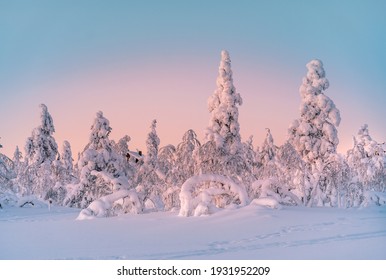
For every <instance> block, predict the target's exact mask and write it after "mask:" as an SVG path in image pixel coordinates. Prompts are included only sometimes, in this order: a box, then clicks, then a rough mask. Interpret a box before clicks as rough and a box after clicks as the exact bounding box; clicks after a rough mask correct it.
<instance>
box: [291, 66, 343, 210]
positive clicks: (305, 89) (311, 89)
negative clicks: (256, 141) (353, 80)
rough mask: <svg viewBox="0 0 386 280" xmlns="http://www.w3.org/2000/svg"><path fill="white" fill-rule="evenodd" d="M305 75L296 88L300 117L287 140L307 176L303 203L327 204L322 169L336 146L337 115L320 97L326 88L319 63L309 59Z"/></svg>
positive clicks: (327, 188) (326, 97)
mask: <svg viewBox="0 0 386 280" xmlns="http://www.w3.org/2000/svg"><path fill="white" fill-rule="evenodd" d="M307 69H308V72H307V75H306V77H304V78H303V83H302V85H301V87H300V95H301V98H302V101H301V106H300V115H301V116H300V118H299V119H298V120H296V121H294V122H293V123H292V124H291V126H290V128H289V141H290V143H291V144H292V145H293V146H294V147H295V149H296V150H297V152H298V153H299V154H300V155H301V157H302V158H303V160H304V162H305V164H306V166H307V169H308V171H309V174H310V177H309V178H308V183H306V188H305V190H304V191H305V194H304V199H305V201H304V203H305V204H307V205H309V206H311V205H314V204H317V205H325V204H331V200H330V195H331V190H330V186H328V185H326V183H327V182H328V180H326V178H325V174H323V170H324V169H325V167H326V165H327V164H328V163H329V160H330V158H331V156H334V155H335V154H336V148H337V145H338V143H339V140H338V133H337V129H336V127H337V126H338V125H339V123H340V113H339V110H338V109H337V108H336V107H335V104H334V102H333V101H332V100H331V99H330V98H329V97H328V96H326V95H325V94H324V91H325V90H326V89H327V88H328V87H329V82H328V80H327V78H326V77H325V71H324V68H323V63H322V62H321V61H320V60H312V61H310V62H309V63H308V64H307Z"/></svg>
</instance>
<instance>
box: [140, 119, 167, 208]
mask: <svg viewBox="0 0 386 280" xmlns="http://www.w3.org/2000/svg"><path fill="white" fill-rule="evenodd" d="M156 126H157V121H156V120H153V121H152V124H151V126H150V132H149V134H148V135H147V139H146V148H147V154H146V155H145V157H144V161H143V164H142V165H141V166H140V168H139V170H138V173H137V180H136V182H137V188H136V190H137V192H138V193H139V197H140V200H141V202H142V203H143V205H144V207H145V208H146V209H148V210H163V209H164V204H163V201H162V193H163V191H164V188H163V183H162V178H163V177H164V174H162V172H160V170H159V167H158V150H159V144H160V139H159V137H158V135H157V131H156Z"/></svg>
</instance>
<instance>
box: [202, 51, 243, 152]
mask: <svg viewBox="0 0 386 280" xmlns="http://www.w3.org/2000/svg"><path fill="white" fill-rule="evenodd" d="M232 75H233V74H232V69H231V59H230V57H229V53H228V52H227V51H222V52H221V62H220V66H219V71H218V77H217V88H216V90H215V91H214V93H213V95H212V96H211V97H210V98H209V100H208V109H209V112H210V114H211V117H210V121H209V127H208V128H207V130H206V139H207V140H209V141H214V142H215V144H216V147H217V148H220V149H223V150H224V152H225V153H226V154H231V155H234V154H236V153H237V152H239V151H240V149H241V137H240V125H239V122H238V118H239V111H238V107H237V106H238V105H241V104H242V99H241V96H240V94H239V93H237V92H236V88H235V87H234V85H233V77H232Z"/></svg>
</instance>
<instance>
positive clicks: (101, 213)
mask: <svg viewBox="0 0 386 280" xmlns="http://www.w3.org/2000/svg"><path fill="white" fill-rule="evenodd" d="M120 199H128V200H129V201H130V202H131V203H132V205H133V207H134V209H135V210H136V211H137V213H139V212H140V210H141V206H140V205H141V203H140V201H139V199H138V195H137V193H136V191H135V190H134V189H131V190H119V191H116V192H114V193H112V194H109V195H106V196H104V197H101V198H99V199H97V200H95V201H93V202H91V204H90V205H89V206H88V207H87V208H86V209H83V210H82V211H81V212H80V213H79V216H78V217H77V218H76V219H77V220H86V219H92V218H95V217H97V218H102V217H108V216H111V215H112V207H113V205H114V203H115V202H116V201H118V200H120Z"/></svg>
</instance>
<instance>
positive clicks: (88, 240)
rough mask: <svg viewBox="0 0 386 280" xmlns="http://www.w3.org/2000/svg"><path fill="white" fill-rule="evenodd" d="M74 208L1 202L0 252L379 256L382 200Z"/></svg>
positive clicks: (384, 250) (385, 213) (385, 218)
mask: <svg viewBox="0 0 386 280" xmlns="http://www.w3.org/2000/svg"><path fill="white" fill-rule="evenodd" d="M79 212H80V211H79V209H73V208H64V207H52V208H51V211H49V210H48V208H47V207H46V206H45V205H42V204H41V205H35V206H34V207H29V208H26V207H23V208H20V207H9V208H5V209H0V248H1V250H0V259H8V260H13V259H27V260H32V259H37V260H39V259H80V260H82V259H92V260H93V259H170V260H172V259H190V260H198V259H239V260H242V259H332V260H335V259H370V260H371V259H383V260H385V259H386V207H369V208H363V209H353V208H352V209H336V208H304V207H283V208H282V209H279V210H277V209H270V208H266V207H262V206H258V205H249V206H246V207H243V208H240V209H229V210H222V211H219V212H217V213H215V214H213V215H211V216H201V217H188V218H186V217H179V216H178V213H177V212H157V213H149V214H139V215H135V214H127V215H123V216H119V217H112V218H96V219H92V220H76V218H77V216H78V215H79Z"/></svg>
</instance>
